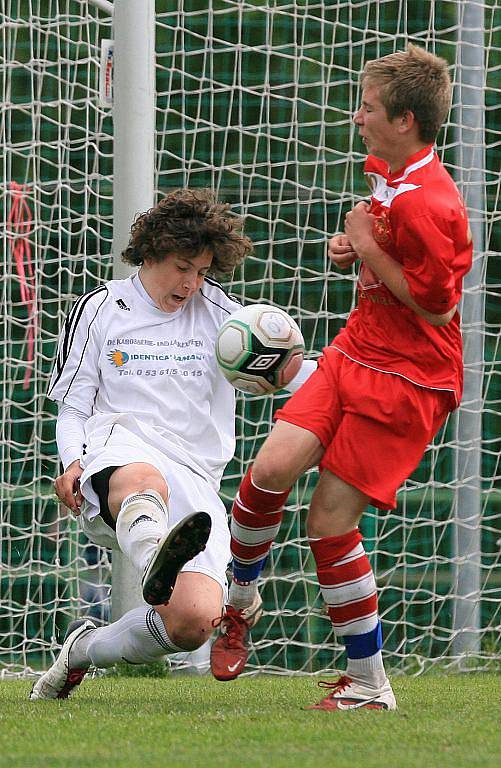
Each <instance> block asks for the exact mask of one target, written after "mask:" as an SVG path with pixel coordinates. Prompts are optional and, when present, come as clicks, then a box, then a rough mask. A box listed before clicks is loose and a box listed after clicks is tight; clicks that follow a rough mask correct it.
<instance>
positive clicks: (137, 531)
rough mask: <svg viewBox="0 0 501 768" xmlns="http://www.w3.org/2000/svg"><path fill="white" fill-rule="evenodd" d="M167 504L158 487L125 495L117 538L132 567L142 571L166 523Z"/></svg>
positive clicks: (163, 532)
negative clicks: (155, 489) (158, 491)
mask: <svg viewBox="0 0 501 768" xmlns="http://www.w3.org/2000/svg"><path fill="white" fill-rule="evenodd" d="M168 514H169V513H168V510H167V506H166V504H165V502H164V500H163V499H162V497H161V495H160V494H159V493H157V491H153V490H151V489H148V490H146V491H142V492H141V493H131V494H130V495H129V496H126V497H125V499H124V500H123V502H122V506H121V507H120V512H119V513H118V517H117V527H116V534H117V541H118V546H119V547H120V549H121V550H122V552H123V553H124V554H125V555H127V557H128V558H129V560H130V561H131V562H132V563H133V565H134V567H135V568H136V569H137V570H138V571H139V573H141V574H142V573H143V571H144V569H145V568H146V566H147V565H148V563H149V561H150V559H151V556H152V555H153V553H154V551H155V549H156V547H157V544H158V542H159V540H160V539H161V538H162V536H163V535H164V534H165V533H166V532H167V530H168V527H169V518H168Z"/></svg>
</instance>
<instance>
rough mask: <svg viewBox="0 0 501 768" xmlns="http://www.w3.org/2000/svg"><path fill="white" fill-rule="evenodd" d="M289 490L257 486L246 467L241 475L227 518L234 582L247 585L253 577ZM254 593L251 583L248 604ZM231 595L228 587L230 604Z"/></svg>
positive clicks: (266, 554)
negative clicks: (244, 472) (269, 489)
mask: <svg viewBox="0 0 501 768" xmlns="http://www.w3.org/2000/svg"><path fill="white" fill-rule="evenodd" d="M289 491H290V488H288V489H287V490H286V491H268V490H266V489H264V488H259V487H258V486H257V485H255V483H254V482H253V480H252V472H251V470H250V469H249V471H248V472H247V474H246V476H245V477H244V479H243V481H242V484H241V486H240V489H239V492H238V495H237V497H236V499H235V502H234V504H233V509H232V518H231V553H232V555H233V577H234V580H235V581H236V582H237V584H239V585H242V583H243V585H245V586H247V585H248V584H249V583H250V582H255V581H256V580H257V578H258V576H259V574H260V572H261V570H262V568H263V566H264V563H265V561H266V558H267V556H268V552H269V550H270V547H271V545H272V543H273V541H274V539H275V537H276V535H277V533H278V530H279V528H280V523H281V522H282V513H283V507H284V504H285V502H286V500H287V496H288V495H289ZM234 591H235V597H236V590H234ZM254 592H255V585H253V587H252V589H251V590H250V591H249V598H250V602H248V604H249V605H250V604H251V602H252V598H253V594H254ZM231 598H232V589H231V587H230V603H231V604H232V605H233V603H232V600H231ZM238 598H239V600H240V602H241V601H242V599H243V600H244V602H245V598H243V597H242V595H241V594H240V592H239V595H238ZM238 607H243V605H242V606H238Z"/></svg>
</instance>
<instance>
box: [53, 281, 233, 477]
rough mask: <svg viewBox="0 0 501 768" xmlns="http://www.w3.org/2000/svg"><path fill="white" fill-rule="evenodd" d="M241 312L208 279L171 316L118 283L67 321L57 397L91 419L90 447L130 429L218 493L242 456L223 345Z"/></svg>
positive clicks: (80, 305)
mask: <svg viewBox="0 0 501 768" xmlns="http://www.w3.org/2000/svg"><path fill="white" fill-rule="evenodd" d="M239 307H240V304H239V303H238V302H237V301H234V300H233V299H231V298H230V297H229V296H228V295H227V294H226V293H225V292H224V291H223V289H222V288H221V286H220V285H219V284H218V283H216V282H214V281H213V280H210V279H207V278H206V279H205V281H204V284H203V286H202V288H201V289H200V290H199V291H198V292H197V293H196V294H194V295H193V296H192V298H191V299H190V300H189V301H188V303H187V304H186V305H184V306H182V307H181V308H180V309H179V310H177V311H176V312H172V313H166V312H163V311H162V310H160V309H158V308H157V307H156V306H153V305H151V304H149V303H148V302H147V301H146V300H145V298H143V296H141V295H140V293H139V292H138V290H137V289H136V288H135V286H134V284H133V278H131V277H129V278H127V279H125V280H111V281H110V282H108V283H106V284H104V285H103V286H101V287H99V288H96V289H95V290H94V291H91V292H90V293H87V294H85V295H84V296H81V297H80V298H79V299H78V300H77V302H76V303H75V305H74V307H73V308H72V310H71V312H70V313H69V315H68V317H67V318H66V321H65V324H64V327H63V330H62V333H61V338H60V342H59V349H58V356H57V361H56V365H55V368H54V371H53V374H52V378H51V382H50V386H49V390H48V396H49V397H50V398H51V399H53V400H56V401H58V402H59V403H64V404H66V405H69V406H71V407H73V408H75V409H77V410H78V411H79V412H80V413H82V414H85V415H86V416H87V419H88V420H87V422H86V424H85V440H86V441H89V442H91V441H93V442H94V443H95V442H96V439H97V440H99V436H100V435H104V434H109V431H110V428H113V425H114V424H115V423H117V424H122V425H124V426H126V427H127V429H129V430H130V431H131V432H133V433H134V434H136V435H137V436H138V437H139V438H141V440H143V441H145V442H146V443H149V444H150V445H152V446H154V447H155V448H156V449H158V450H159V451H161V452H162V453H163V454H164V455H166V456H167V457H169V458H171V459H173V460H175V461H177V462H179V463H181V464H185V465H186V466H188V467H190V468H191V470H192V471H194V472H196V473H198V474H200V475H201V476H202V477H204V478H205V479H206V480H207V481H208V482H209V483H210V484H211V485H212V486H213V487H215V488H216V489H217V488H218V487H219V484H220V481H221V476H222V473H223V471H224V468H225V466H226V464H227V463H228V461H229V460H230V459H231V458H232V456H233V453H234V450H235V392H234V389H233V387H232V386H231V385H230V384H229V383H228V382H227V381H226V380H225V378H224V377H223V375H222V374H221V372H220V370H219V368H218V366H217V363H216V358H215V339H216V334H217V331H218V328H219V327H220V325H221V324H222V323H223V322H224V320H225V319H226V318H227V317H228V316H229V315H230V314H231V313H232V312H235V311H236V310H237V309H239ZM84 449H85V446H84Z"/></svg>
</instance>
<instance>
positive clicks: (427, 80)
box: [362, 43, 452, 144]
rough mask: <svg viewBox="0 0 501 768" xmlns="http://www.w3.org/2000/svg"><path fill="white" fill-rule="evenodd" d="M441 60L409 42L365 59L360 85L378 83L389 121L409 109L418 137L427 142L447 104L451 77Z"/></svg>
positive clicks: (431, 137) (435, 129)
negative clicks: (377, 56)
mask: <svg viewBox="0 0 501 768" xmlns="http://www.w3.org/2000/svg"><path fill="white" fill-rule="evenodd" d="M448 66H449V65H448V63H447V61H446V60H445V59H442V58H440V57H439V56H435V55H434V54H433V53H429V51H426V50H425V49H424V48H420V47H419V46H417V45H412V43H410V44H409V45H408V46H407V50H406V51H397V52H396V53H390V54H389V55H388V56H383V57H382V58H380V59H375V60H373V61H369V62H368V63H367V64H366V65H365V69H364V71H363V72H362V87H363V88H365V87H366V86H369V85H378V86H380V88H381V90H380V99H381V102H382V104H383V106H384V107H385V109H386V114H387V115H388V119H389V120H393V118H394V117H399V116H400V115H403V114H404V112H406V111H407V110H410V111H411V112H413V113H414V117H415V118H416V121H417V123H418V126H419V138H420V139H421V140H422V141H424V142H426V143H427V144H431V143H432V142H433V141H435V139H436V137H437V133H438V131H439V129H440V127H441V125H442V124H443V123H444V121H445V118H446V117H447V113H448V111H449V109H450V105H451V93H452V86H451V79H450V77H449V72H448Z"/></svg>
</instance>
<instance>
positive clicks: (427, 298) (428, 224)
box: [396, 215, 459, 315]
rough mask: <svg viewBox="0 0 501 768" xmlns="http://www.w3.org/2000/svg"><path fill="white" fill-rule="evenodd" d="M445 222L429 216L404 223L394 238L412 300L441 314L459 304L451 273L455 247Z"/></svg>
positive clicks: (454, 280) (429, 310) (454, 281)
mask: <svg viewBox="0 0 501 768" xmlns="http://www.w3.org/2000/svg"><path fill="white" fill-rule="evenodd" d="M447 229H448V227H447V224H446V222H443V223H441V226H439V225H438V223H437V222H436V221H434V220H433V219H432V218H431V217H430V216H428V215H425V216H420V217H418V218H415V219H411V220H410V221H408V222H405V223H404V224H403V225H402V226H401V228H400V230H399V232H398V237H397V242H396V245H397V250H398V253H399V254H401V256H402V261H403V271H404V276H405V278H406V280H407V283H408V285H409V291H410V293H411V296H412V298H413V299H414V301H415V302H416V304H419V306H420V307H422V309H424V310H426V311H427V312H431V313H433V314H437V315H443V314H445V313H446V312H448V311H449V310H450V309H452V308H453V307H454V306H455V305H456V304H457V302H458V301H459V296H458V295H457V290H456V276H455V274H454V260H455V246H454V242H453V240H452V237H451V236H450V234H449V233H448V232H447Z"/></svg>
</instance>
